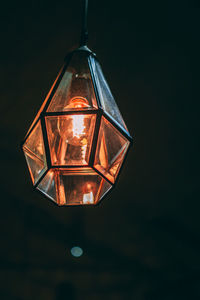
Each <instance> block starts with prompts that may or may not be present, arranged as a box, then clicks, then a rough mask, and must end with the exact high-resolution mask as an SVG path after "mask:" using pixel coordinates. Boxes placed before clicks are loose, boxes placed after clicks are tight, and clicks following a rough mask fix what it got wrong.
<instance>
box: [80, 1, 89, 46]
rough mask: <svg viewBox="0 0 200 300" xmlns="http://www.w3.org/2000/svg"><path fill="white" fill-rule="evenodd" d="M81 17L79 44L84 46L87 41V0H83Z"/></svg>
mask: <svg viewBox="0 0 200 300" xmlns="http://www.w3.org/2000/svg"><path fill="white" fill-rule="evenodd" d="M83 1H84V5H83V17H82V31H81V40H80V46H85V45H86V44H87V41H88V29H87V15H88V0H83Z"/></svg>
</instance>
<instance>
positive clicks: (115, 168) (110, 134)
mask: <svg viewBox="0 0 200 300" xmlns="http://www.w3.org/2000/svg"><path fill="white" fill-rule="evenodd" d="M129 144H130V143H129V141H128V140H127V139H126V138H125V137H124V136H123V135H122V134H121V133H120V132H119V131H118V130H117V129H116V128H115V127H114V126H113V125H112V124H111V123H110V122H109V121H108V120H107V119H105V118H104V117H102V119H101V125H100V130H99V136H98V142H97V148H96V154H95V161H94V167H95V168H96V169H97V170H98V171H99V172H101V173H102V174H103V175H104V176H105V177H106V178H107V179H108V180H109V181H110V182H112V183H114V182H115V179H116V177H117V174H118V172H119V170H120V167H121V165H122V162H123V160H124V157H125V154H126V151H127V149H128V146H129Z"/></svg>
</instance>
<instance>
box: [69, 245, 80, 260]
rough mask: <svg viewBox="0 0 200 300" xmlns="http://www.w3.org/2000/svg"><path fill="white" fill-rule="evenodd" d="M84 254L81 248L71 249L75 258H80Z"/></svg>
mask: <svg viewBox="0 0 200 300" xmlns="http://www.w3.org/2000/svg"><path fill="white" fill-rule="evenodd" d="M82 254H83V250H82V249H81V248H80V247H78V246H75V247H72V248H71V255H73V256H74V257H80V256H81V255H82Z"/></svg>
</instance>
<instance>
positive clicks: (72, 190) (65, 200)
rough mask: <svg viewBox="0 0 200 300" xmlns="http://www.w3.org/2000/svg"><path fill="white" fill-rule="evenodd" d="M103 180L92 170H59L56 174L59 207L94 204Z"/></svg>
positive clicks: (97, 198)
mask: <svg viewBox="0 0 200 300" xmlns="http://www.w3.org/2000/svg"><path fill="white" fill-rule="evenodd" d="M103 181H104V180H103V179H102V177H101V176H100V175H98V174H97V173H96V172H95V171H94V170H93V169H89V168H87V169H79V170H73V169H72V170H61V171H59V173H58V195H59V196H58V198H59V203H58V204H59V205H80V204H96V203H97V201H98V200H99V197H100V192H101V186H102V184H103Z"/></svg>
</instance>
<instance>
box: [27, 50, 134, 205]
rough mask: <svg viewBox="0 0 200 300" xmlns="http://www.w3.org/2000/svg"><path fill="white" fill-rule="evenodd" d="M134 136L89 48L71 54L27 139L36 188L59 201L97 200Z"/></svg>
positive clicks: (114, 175)
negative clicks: (129, 130)
mask: <svg viewBox="0 0 200 300" xmlns="http://www.w3.org/2000/svg"><path fill="white" fill-rule="evenodd" d="M131 142H132V138H131V136H130V134H129V132H128V129H127V127H126V125H125V123H124V120H123V118H122V116H121V114H120V111H119V109H118V106H117V104H116V102H115V100H114V98H113V96H112V93H111V91H110V89H109V86H108V84H107V82H106V80H105V77H104V75H103V72H102V70H101V67H100V64H99V62H98V61H97V59H96V56H95V54H93V53H92V52H91V51H90V50H89V49H88V48H87V47H85V46H84V47H81V48H79V49H77V50H75V51H73V52H72V53H70V54H69V55H68V56H67V58H66V62H65V64H64V66H63V67H62V69H61V71H60V73H59V74H58V76H57V78H56V80H55V82H54V84H53V86H52V88H51V89H50V91H49V93H48V95H47V97H46V99H45V100H44V102H43V104H42V106H41V108H40V110H39V112H38V114H37V116H36V118H35V119H34V121H33V123H32V125H31V127H30V129H29V130H28V133H27V135H26V137H25V139H24V141H23V143H22V149H23V152H24V155H25V158H26V162H27V165H28V169H29V172H30V175H31V179H32V182H33V185H34V187H35V188H36V189H37V190H39V191H40V192H42V193H43V194H44V195H45V196H47V197H48V198H49V199H51V200H53V201H54V202H55V203H57V204H58V205H90V204H97V203H98V202H99V201H100V200H102V198H103V197H104V196H105V195H106V194H107V193H108V191H110V189H111V188H112V187H113V186H114V185H115V183H116V179H117V177H118V174H119V172H120V169H121V167H122V164H123V161H124V159H125V157H126V154H127V152H128V149H129V147H130V145H131Z"/></svg>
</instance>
